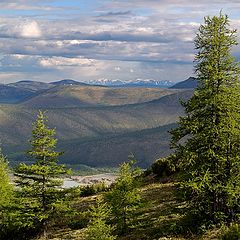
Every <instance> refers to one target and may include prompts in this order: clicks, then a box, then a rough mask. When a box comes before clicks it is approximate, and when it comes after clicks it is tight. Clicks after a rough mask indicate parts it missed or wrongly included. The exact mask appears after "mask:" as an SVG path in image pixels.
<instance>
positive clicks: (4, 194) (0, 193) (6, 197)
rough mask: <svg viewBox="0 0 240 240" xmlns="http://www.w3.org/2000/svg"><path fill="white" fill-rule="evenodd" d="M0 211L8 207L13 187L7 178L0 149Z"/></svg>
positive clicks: (7, 172)
mask: <svg viewBox="0 0 240 240" xmlns="http://www.w3.org/2000/svg"><path fill="white" fill-rule="evenodd" d="M0 179H1V181H0V209H1V208H2V207H4V206H5V205H8V204H9V203H10V201H11V198H12V195H13V186H12V185H11V182H10V178H9V169H8V164H7V160H6V158H5V157H4V156H3V154H2V153H1V149H0Z"/></svg>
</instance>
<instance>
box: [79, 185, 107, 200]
mask: <svg viewBox="0 0 240 240" xmlns="http://www.w3.org/2000/svg"><path fill="white" fill-rule="evenodd" d="M79 188H80V196H81V197H88V196H92V195H94V194H97V193H100V192H105V191H107V190H108V187H107V186H106V184H105V183H104V182H99V183H95V184H91V185H87V186H83V187H79Z"/></svg>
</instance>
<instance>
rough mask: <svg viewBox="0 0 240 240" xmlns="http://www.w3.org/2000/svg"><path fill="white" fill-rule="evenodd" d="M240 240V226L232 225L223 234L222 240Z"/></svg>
mask: <svg viewBox="0 0 240 240" xmlns="http://www.w3.org/2000/svg"><path fill="white" fill-rule="evenodd" d="M239 239H240V225H239V224H232V225H231V226H230V227H228V228H225V229H224V230H223V232H222V234H221V240H239Z"/></svg>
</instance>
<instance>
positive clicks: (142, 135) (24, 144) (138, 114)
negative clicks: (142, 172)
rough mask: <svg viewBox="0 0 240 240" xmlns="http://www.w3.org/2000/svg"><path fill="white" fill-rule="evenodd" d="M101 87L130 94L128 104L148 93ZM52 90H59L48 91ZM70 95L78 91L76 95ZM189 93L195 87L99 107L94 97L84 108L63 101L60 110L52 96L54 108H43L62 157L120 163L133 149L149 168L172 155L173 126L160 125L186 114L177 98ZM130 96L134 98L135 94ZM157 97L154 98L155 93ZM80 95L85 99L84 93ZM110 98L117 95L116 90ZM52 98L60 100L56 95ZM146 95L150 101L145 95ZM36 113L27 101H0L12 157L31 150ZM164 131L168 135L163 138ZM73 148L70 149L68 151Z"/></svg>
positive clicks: (0, 129) (0, 120)
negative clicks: (169, 142) (170, 135)
mask: <svg viewBox="0 0 240 240" xmlns="http://www.w3.org/2000/svg"><path fill="white" fill-rule="evenodd" d="M81 88H82V87H80V89H81ZM64 89H67V90H68V91H69V88H68V87H67V88H65V87H64V88H63V90H64ZM77 89H78V87H77ZM87 89H88V87H87ZM96 89H102V87H96ZM103 89H104V92H105V95H106V92H107V93H109V94H110V92H111V91H113V92H112V94H113V93H114V91H120V92H122V91H123V92H124V94H125V95H124V94H123V93H122V96H125V98H126V99H128V98H129V99H130V100H129V101H130V102H131V101H133V99H135V100H134V101H140V95H144V94H143V91H144V90H146V89H141V92H139V89H138V88H136V89H132V88H131V89H112V90H111V89H110V90H108V88H103ZM52 90H55V88H53V89H51V90H49V91H50V92H51V91H52ZM85 90H86V89H85ZM151 90H154V91H153V93H154V94H160V93H161V94H167V93H168V94H169V93H170V92H171V90H170V91H168V90H157V91H156V92H155V90H156V89H151ZM49 91H47V92H44V93H42V94H40V95H39V96H38V97H41V98H42V99H44V98H43V97H42V95H43V96H45V94H46V93H49ZM81 91H83V90H81ZM99 91H100V90H99ZM102 91H103V90H101V94H102ZM146 91H147V90H146ZM58 93H59V91H58ZM127 93H129V95H128V94H127ZM130 93H131V94H130ZM171 93H172V92H171ZM71 94H73V95H74V93H71ZM145 94H146V93H145ZM154 94H153V95H154ZM191 94H192V91H177V92H173V93H172V94H169V95H165V96H163V97H160V98H158V99H155V100H152V101H148V102H143V103H137V104H128V105H120V106H99V105H97V100H99V99H100V98H99V99H97V97H95V100H94V99H93V100H92V102H94V101H95V102H96V103H95V105H94V104H93V105H91V106H81V107H80V106H79V107H66V105H64V106H63V107H61V108H60V107H58V108H57V107H55V108H52V105H51V101H50V100H49V105H50V106H46V107H45V108H43V109H44V110H47V115H48V117H49V122H48V125H49V126H50V127H51V128H56V131H57V138H58V139H59V148H61V150H62V151H64V152H65V155H64V156H63V158H62V161H64V162H69V163H74V164H78V163H81V164H88V165H90V166H98V167H99V166H116V165H118V164H119V163H120V162H122V161H124V160H126V158H127V155H128V154H129V153H130V152H133V153H135V154H136V157H138V158H139V162H140V164H141V166H144V167H145V166H148V165H149V164H150V163H151V162H152V160H154V159H156V158H157V157H158V156H163V155H166V154H167V153H168V151H169V150H168V147H167V143H166V142H165V139H167V136H166V133H167V131H168V130H169V127H168V126H166V127H164V128H161V126H164V125H168V124H172V123H175V122H176V119H177V118H178V116H179V115H181V114H182V107H181V106H180V104H179V98H188V97H189V96H191ZM85 95H87V96H89V93H85ZM96 95H97V93H96ZM146 95H147V94H146ZM132 96H134V98H131V97H132ZM136 96H137V97H136ZM154 96H155V97H156V95H154ZM81 97H82V98H83V96H82V95H81ZM111 98H114V94H113V95H112V96H111ZM115 98H116V99H118V100H119V99H120V98H119V95H116V97H115ZM151 98H152V96H151ZM53 99H54V101H56V100H55V98H53ZM67 99H68V100H69V99H70V98H67ZM86 99H87V97H86ZM102 99H103V98H102ZM106 99H107V100H106V101H105V102H108V104H109V105H110V104H111V101H110V98H109V99H108V98H107V97H106ZM142 99H144V101H146V98H142ZM29 101H31V100H28V101H27V103H29ZM125 101H126V100H124V102H125ZM141 101H143V100H141ZM56 102H58V101H56ZM63 102H64V101H63ZM85 102H87V100H86V101H85ZM116 102H117V100H116ZM124 102H122V103H124ZM46 103H48V101H46ZM58 103H59V102H58ZM37 111H38V108H36V107H29V106H27V104H26V102H25V103H24V104H18V105H12V104H10V105H9V104H5V105H0V136H1V142H2V148H3V151H4V152H5V153H6V154H7V155H8V156H9V158H10V160H12V161H13V160H17V161H21V160H23V159H24V158H23V155H24V154H23V152H24V151H26V150H27V149H28V139H29V138H30V136H31V129H32V122H34V120H35V118H36V114H37ZM142 130H144V131H142ZM164 131H165V132H164ZM162 134H163V135H164V137H162V136H161V135H162ZM110 146H111V147H110ZM70 152H72V153H71V154H70Z"/></svg>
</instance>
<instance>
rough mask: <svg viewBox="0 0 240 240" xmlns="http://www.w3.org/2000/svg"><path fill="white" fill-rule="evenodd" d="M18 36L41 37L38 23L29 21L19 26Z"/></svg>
mask: <svg viewBox="0 0 240 240" xmlns="http://www.w3.org/2000/svg"><path fill="white" fill-rule="evenodd" d="M20 35H21V36H22V37H26V38H39V37H41V36H42V32H41V29H40V27H39V25H38V23H37V22H36V21H31V22H26V23H25V24H23V25H22V26H21V32H20Z"/></svg>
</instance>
